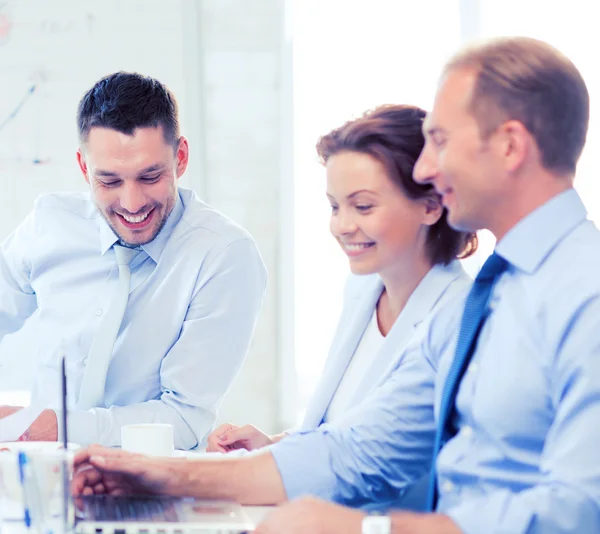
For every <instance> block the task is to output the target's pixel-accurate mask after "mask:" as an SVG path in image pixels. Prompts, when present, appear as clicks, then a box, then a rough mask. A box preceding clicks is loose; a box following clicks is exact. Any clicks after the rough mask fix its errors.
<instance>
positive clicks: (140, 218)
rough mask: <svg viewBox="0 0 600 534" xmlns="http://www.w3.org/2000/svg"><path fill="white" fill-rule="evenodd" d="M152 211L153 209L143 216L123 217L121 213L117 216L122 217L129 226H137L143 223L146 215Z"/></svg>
mask: <svg viewBox="0 0 600 534" xmlns="http://www.w3.org/2000/svg"><path fill="white" fill-rule="evenodd" d="M152 211H153V209H152V210H150V211H148V212H147V213H144V214H143V215H125V214H123V213H117V215H119V216H120V217H122V218H123V219H124V220H125V221H126V222H128V223H129V224H139V223H141V222H144V221H145V220H146V219H147V218H148V215H150V214H151V213H152Z"/></svg>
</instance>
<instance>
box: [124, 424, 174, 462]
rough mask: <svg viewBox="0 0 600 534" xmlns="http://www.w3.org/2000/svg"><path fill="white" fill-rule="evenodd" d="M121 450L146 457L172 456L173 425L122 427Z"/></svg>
mask: <svg viewBox="0 0 600 534" xmlns="http://www.w3.org/2000/svg"><path fill="white" fill-rule="evenodd" d="M121 448H122V449H123V450H125V451H129V452H137V453H140V454H147V455H148V456H173V448H174V447H173V425H168V424H163V423H142V424H137V425H125V426H122V427H121Z"/></svg>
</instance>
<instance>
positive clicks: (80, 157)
mask: <svg viewBox="0 0 600 534" xmlns="http://www.w3.org/2000/svg"><path fill="white" fill-rule="evenodd" d="M77 163H79V168H80V169H81V172H82V173H83V177H84V178H85V181H86V182H87V183H88V184H89V183H90V177H89V175H88V168H87V163H86V161H85V156H84V155H83V152H82V150H81V148H79V149H78V150H77Z"/></svg>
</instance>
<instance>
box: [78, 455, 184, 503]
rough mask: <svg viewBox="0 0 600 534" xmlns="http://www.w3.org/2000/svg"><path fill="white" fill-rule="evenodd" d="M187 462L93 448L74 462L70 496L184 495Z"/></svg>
mask: <svg viewBox="0 0 600 534" xmlns="http://www.w3.org/2000/svg"><path fill="white" fill-rule="evenodd" d="M185 463H186V460H182V459H179V458H150V457H147V456H142V455H141V454H133V453H130V452H126V451H121V450H115V449H106V448H104V447H101V446H100V445H92V446H91V447H89V448H88V449H85V450H83V451H80V452H78V453H77V455H76V456H75V460H74V475H73V483H72V486H71V490H72V493H73V495H92V494H97V493H99V494H102V493H104V494H108V495H133V494H137V495H139V494H155V493H161V494H166V495H177V496H182V495H186V491H187V484H186V482H187V479H186V476H185V473H186V470H185V469H182V466H183V467H185V466H184V465H183V464H185Z"/></svg>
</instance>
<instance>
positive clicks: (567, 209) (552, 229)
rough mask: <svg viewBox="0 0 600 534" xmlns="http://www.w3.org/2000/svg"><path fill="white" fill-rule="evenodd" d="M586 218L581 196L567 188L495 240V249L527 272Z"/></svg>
mask: <svg viewBox="0 0 600 534" xmlns="http://www.w3.org/2000/svg"><path fill="white" fill-rule="evenodd" d="M586 218H587V210H586V209H585V206H584V205H583V202H582V201H581V198H580V197H579V195H578V194H577V192H576V191H575V189H573V188H571V189H568V190H567V191H564V192H563V193H560V194H558V195H556V196H555V197H553V198H552V199H550V200H549V201H548V202H546V203H545V204H542V205H541V206H540V207H539V208H537V209H535V210H534V211H532V212H531V213H530V214H529V215H527V216H526V217H525V218H523V219H522V220H521V221H519V222H518V223H517V224H516V225H515V226H514V227H513V228H512V229H511V230H509V232H508V233H507V234H506V235H505V236H504V238H502V239H501V240H500V241H499V243H498V245H497V246H496V252H497V253H498V254H499V255H500V256H502V257H503V258H505V259H506V260H507V261H508V262H509V263H511V264H512V265H514V266H515V267H516V268H518V269H520V270H522V271H525V272H527V273H529V274H531V273H533V272H534V271H536V270H537V268H538V267H539V266H540V265H541V263H542V262H543V261H544V259H545V258H546V257H547V256H548V254H550V252H551V251H552V249H554V247H555V246H556V245H557V244H558V243H559V242H560V241H561V240H562V239H563V238H564V237H565V236H566V235H567V234H569V233H570V232H571V230H573V228H575V227H576V226H577V225H579V224H580V223H581V222H583V221H584V220H586Z"/></svg>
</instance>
